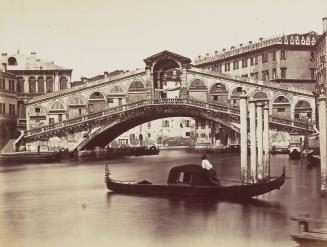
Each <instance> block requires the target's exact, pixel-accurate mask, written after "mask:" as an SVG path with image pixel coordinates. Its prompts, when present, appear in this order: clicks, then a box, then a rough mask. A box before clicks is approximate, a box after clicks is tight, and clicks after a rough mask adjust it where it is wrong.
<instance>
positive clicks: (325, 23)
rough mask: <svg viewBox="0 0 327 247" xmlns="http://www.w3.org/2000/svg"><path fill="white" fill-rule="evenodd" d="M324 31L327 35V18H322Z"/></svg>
mask: <svg viewBox="0 0 327 247" xmlns="http://www.w3.org/2000/svg"><path fill="white" fill-rule="evenodd" d="M322 30H323V32H324V33H327V17H324V18H322Z"/></svg>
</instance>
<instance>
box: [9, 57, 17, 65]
mask: <svg viewBox="0 0 327 247" xmlns="http://www.w3.org/2000/svg"><path fill="white" fill-rule="evenodd" d="M8 65H17V60H16V58H15V57H10V58H8Z"/></svg>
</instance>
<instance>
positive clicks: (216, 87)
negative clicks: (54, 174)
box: [21, 51, 316, 151]
mask: <svg viewBox="0 0 327 247" xmlns="http://www.w3.org/2000/svg"><path fill="white" fill-rule="evenodd" d="M144 62H145V64H146V67H145V69H144V70H135V71H132V72H124V73H119V74H116V75H109V74H107V73H105V74H104V75H102V76H98V77H96V78H94V79H89V80H88V81H87V82H86V83H84V84H83V85H80V86H76V87H72V88H69V89H65V90H62V91H59V92H54V93H49V94H45V95H42V96H38V97H36V98H33V99H31V100H30V101H29V102H28V103H27V105H26V108H27V131H26V132H25V133H24V136H22V138H21V142H22V143H23V144H25V145H26V147H27V149H28V150H31V151H33V150H36V149H37V147H38V146H40V145H41V146H42V147H46V148H48V149H49V150H55V149H59V148H68V149H69V150H74V149H76V148H77V149H83V148H93V147H95V146H102V147H104V146H106V145H107V144H108V143H109V142H110V141H112V140H113V139H115V138H116V137H118V136H119V135H120V134H122V133H124V132H125V131H127V130H128V129H130V128H132V127H135V126H137V125H139V124H141V123H144V122H147V121H151V120H154V119H160V118H164V117H174V116H185V117H194V118H204V119H209V120H213V121H216V122H219V123H220V124H222V125H224V126H227V127H229V128H231V129H233V130H234V131H236V132H239V121H240V110H239V96H240V94H241V93H242V92H246V94H247V96H248V99H249V100H254V101H256V102H266V104H267V105H268V106H269V113H270V117H269V128H270V129H271V130H272V131H282V132H287V133H294V134H298V135H304V134H307V133H312V132H314V125H315V118H316V117H315V98H314V95H313V94H312V93H311V92H307V91H304V90H300V89H296V88H286V87H285V88H284V87H280V86H276V85H275V84H273V83H271V82H263V81H258V80H255V79H253V78H241V77H234V76H230V75H226V74H222V73H217V72H213V71H209V70H203V69H198V68H195V67H193V66H192V64H191V60H190V59H189V58H187V57H183V56H181V55H178V54H175V53H172V52H168V51H163V52H161V53H158V54H156V55H154V56H151V57H149V58H146V59H144Z"/></svg>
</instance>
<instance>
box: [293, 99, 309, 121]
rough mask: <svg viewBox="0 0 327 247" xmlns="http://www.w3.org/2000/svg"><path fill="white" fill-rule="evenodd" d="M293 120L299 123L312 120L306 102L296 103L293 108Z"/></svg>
mask: <svg viewBox="0 0 327 247" xmlns="http://www.w3.org/2000/svg"><path fill="white" fill-rule="evenodd" d="M294 119H295V120H300V121H311V120H312V108H311V106H310V103H309V102H308V101H305V100H300V101H299V102H297V103H296V105H295V108H294Z"/></svg>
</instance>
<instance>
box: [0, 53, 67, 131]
mask: <svg viewBox="0 0 327 247" xmlns="http://www.w3.org/2000/svg"><path fill="white" fill-rule="evenodd" d="M0 62H1V64H2V66H3V67H5V68H6V71H8V72H10V73H12V74H14V75H16V77H17V83H16V87H15V91H16V93H17V115H18V129H20V130H25V129H26V109H25V103H26V102H27V101H28V100H30V99H31V98H33V97H35V96H37V95H41V94H45V93H50V92H56V91H60V90H65V89H67V88H70V87H71V84H70V82H71V75H72V69H66V68H64V67H61V66H58V65H55V64H54V62H53V61H48V60H45V59H40V58H38V57H37V56H36V53H35V52H31V53H30V55H24V54H20V53H19V52H17V53H15V54H12V55H8V54H7V53H2V54H1V57H0Z"/></svg>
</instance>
